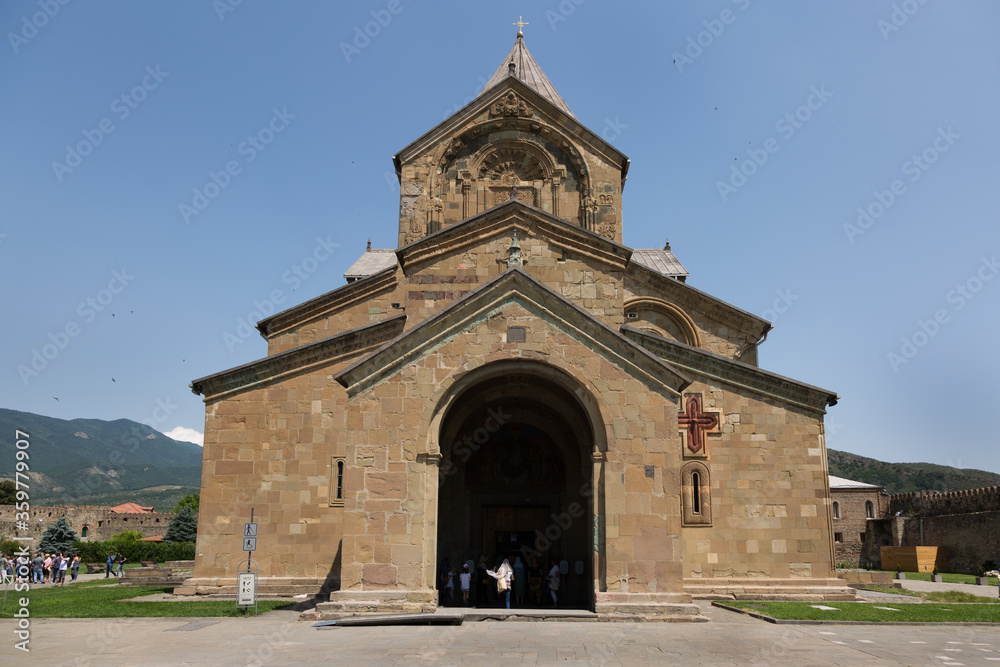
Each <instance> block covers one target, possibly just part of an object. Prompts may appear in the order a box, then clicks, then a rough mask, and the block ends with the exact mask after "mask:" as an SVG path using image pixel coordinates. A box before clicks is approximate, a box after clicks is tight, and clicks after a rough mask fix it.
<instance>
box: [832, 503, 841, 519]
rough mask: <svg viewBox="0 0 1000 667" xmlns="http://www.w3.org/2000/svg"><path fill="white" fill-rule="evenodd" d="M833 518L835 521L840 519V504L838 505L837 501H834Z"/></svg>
mask: <svg viewBox="0 0 1000 667" xmlns="http://www.w3.org/2000/svg"><path fill="white" fill-rule="evenodd" d="M833 518H834V519H839V518H840V503H838V502H837V501H836V500H834V501H833Z"/></svg>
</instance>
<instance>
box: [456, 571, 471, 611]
mask: <svg viewBox="0 0 1000 667" xmlns="http://www.w3.org/2000/svg"><path fill="white" fill-rule="evenodd" d="M458 578H459V580H461V582H462V606H463V607H468V606H469V589H470V588H471V586H472V573H471V572H469V564H468V563H466V564H465V565H463V566H462V574H460V575H458Z"/></svg>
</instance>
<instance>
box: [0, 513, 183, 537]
mask: <svg viewBox="0 0 1000 667" xmlns="http://www.w3.org/2000/svg"><path fill="white" fill-rule="evenodd" d="M14 514H15V506H14V505H0V538H2V537H4V536H13V535H19V536H24V535H27V536H31V537H34V538H36V542H35V543H37V540H38V539H41V537H42V534H43V533H44V532H45V529H46V528H48V527H49V526H50V525H52V524H53V523H55V522H56V520H57V519H61V518H63V517H65V518H66V519H69V523H70V527H71V528H72V529H73V530H74V531H76V534H77V537H80V539H81V541H83V542H103V541H104V540H107V539H109V538H110V537H111V536H112V535H114V534H116V533H120V532H122V531H123V530H137V531H139V532H140V533H142V535H143V537H153V536H156V535H165V534H166V532H167V528H168V527H169V526H170V522H171V520H173V518H174V516H176V515H175V514H171V513H160V512H150V513H148V514H118V513H116V512H112V511H111V508H109V507H104V506H96V505H52V506H51V507H42V506H32V507H31V509H30V519H29V520H28V530H27V531H24V530H17V527H16V524H15V517H14ZM85 526H86V528H87V536H86V537H83V536H82V532H83V528H84V527H85Z"/></svg>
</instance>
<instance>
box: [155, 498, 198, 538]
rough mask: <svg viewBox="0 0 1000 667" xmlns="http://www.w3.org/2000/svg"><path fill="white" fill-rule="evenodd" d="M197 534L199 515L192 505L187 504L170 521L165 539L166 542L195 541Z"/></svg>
mask: <svg viewBox="0 0 1000 667" xmlns="http://www.w3.org/2000/svg"><path fill="white" fill-rule="evenodd" d="M197 535H198V515H197V514H195V513H194V510H193V509H191V506H190V505H185V506H184V507H182V508H181V511H180V512H178V513H177V516H175V517H174V518H173V520H172V521H171V522H170V527H169V528H167V534H166V535H164V536H163V539H164V541H166V542H194V541H195V538H196V537H197Z"/></svg>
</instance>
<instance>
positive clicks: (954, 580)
mask: <svg viewBox="0 0 1000 667" xmlns="http://www.w3.org/2000/svg"><path fill="white" fill-rule="evenodd" d="M883 572H889V570H883ZM892 574H893V576H895V575H896V573H895V572H893V573H892ZM903 574H905V575H906V578H907V579H913V580H915V581H930V580H931V573H930V572H904V573H903ZM941 578H942V579H943V581H944V583H946V584H975V583H976V577H975V575H972V574H949V573H946V572H942V573H941ZM989 581H990V585H991V586H994V587H995V586H996V585H997V578H996V577H989Z"/></svg>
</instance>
